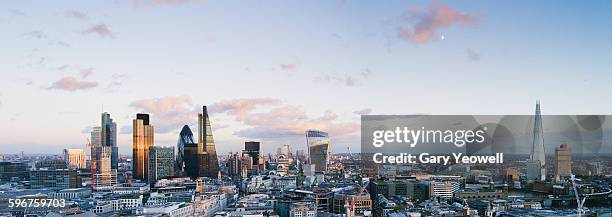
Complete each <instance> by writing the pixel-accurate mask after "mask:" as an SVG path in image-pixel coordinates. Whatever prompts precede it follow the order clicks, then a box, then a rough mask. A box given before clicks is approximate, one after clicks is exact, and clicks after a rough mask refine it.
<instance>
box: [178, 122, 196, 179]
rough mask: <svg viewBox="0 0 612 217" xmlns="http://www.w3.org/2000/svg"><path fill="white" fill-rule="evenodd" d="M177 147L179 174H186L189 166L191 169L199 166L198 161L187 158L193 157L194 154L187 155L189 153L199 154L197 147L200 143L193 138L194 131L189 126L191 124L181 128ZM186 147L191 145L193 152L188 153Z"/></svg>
mask: <svg viewBox="0 0 612 217" xmlns="http://www.w3.org/2000/svg"><path fill="white" fill-rule="evenodd" d="M176 147H177V153H176V172H177V175H179V176H182V175H186V174H185V173H186V170H187V168H191V171H193V170H194V169H193V168H196V167H197V166H198V164H197V162H196V161H193V160H187V159H188V158H189V159H192V158H193V156H187V154H188V153H192V154H197V147H198V144H197V143H196V142H195V141H194V139H193V133H192V132H191V129H190V128H189V126H187V125H185V126H183V129H181V132H180V133H179V138H178V142H177V143H176ZM186 147H191V148H192V150H191V152H188V153H186V152H185V148H186ZM191 175H193V174H191ZM191 175H190V176H191ZM191 177H195V176H191Z"/></svg>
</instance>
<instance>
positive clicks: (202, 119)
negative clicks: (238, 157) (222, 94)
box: [198, 106, 219, 178]
mask: <svg viewBox="0 0 612 217" xmlns="http://www.w3.org/2000/svg"><path fill="white" fill-rule="evenodd" d="M198 152H199V153H202V154H204V155H202V157H201V158H200V159H201V162H200V168H205V169H203V171H202V172H201V174H200V176H205V177H211V178H215V177H217V174H218V173H219V159H218V158H217V150H216V148H215V140H214V139H213V135H212V128H211V126H210V119H209V117H208V109H207V108H206V106H202V113H200V114H198Z"/></svg>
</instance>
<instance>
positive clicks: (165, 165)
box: [148, 146, 175, 183]
mask: <svg viewBox="0 0 612 217" xmlns="http://www.w3.org/2000/svg"><path fill="white" fill-rule="evenodd" d="M148 157H149V163H148V166H149V170H148V172H149V175H148V178H149V183H155V181H157V180H159V179H162V178H167V177H172V176H174V174H175V173H174V148H173V147H160V146H152V147H149V154H148Z"/></svg>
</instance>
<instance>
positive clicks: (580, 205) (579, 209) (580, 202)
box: [570, 174, 586, 217]
mask: <svg viewBox="0 0 612 217" xmlns="http://www.w3.org/2000/svg"><path fill="white" fill-rule="evenodd" d="M570 180H572V186H573V187H574V194H575V195H576V203H577V204H578V207H577V208H576V213H577V214H578V217H582V215H583V214H585V211H584V201H585V200H586V196H585V197H584V198H582V200H580V196H579V195H578V188H577V187H576V182H575V180H576V176H574V174H572V175H571V178H570Z"/></svg>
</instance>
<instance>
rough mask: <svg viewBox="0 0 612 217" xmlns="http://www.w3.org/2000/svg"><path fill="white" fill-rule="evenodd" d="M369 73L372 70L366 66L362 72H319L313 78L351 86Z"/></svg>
mask: <svg viewBox="0 0 612 217" xmlns="http://www.w3.org/2000/svg"><path fill="white" fill-rule="evenodd" d="M371 74H372V71H371V70H370V69H369V68H366V69H364V70H363V71H362V72H359V73H357V74H348V73H347V74H330V73H327V74H321V75H318V76H316V77H315V78H314V80H315V81H317V82H322V83H329V82H333V83H337V84H343V85H346V86H348V87H352V86H355V85H356V84H358V83H360V82H361V80H362V79H365V78H367V77H369V76H370V75H371Z"/></svg>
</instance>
